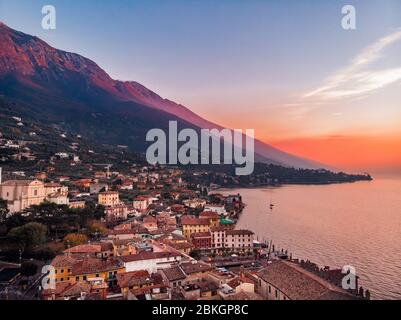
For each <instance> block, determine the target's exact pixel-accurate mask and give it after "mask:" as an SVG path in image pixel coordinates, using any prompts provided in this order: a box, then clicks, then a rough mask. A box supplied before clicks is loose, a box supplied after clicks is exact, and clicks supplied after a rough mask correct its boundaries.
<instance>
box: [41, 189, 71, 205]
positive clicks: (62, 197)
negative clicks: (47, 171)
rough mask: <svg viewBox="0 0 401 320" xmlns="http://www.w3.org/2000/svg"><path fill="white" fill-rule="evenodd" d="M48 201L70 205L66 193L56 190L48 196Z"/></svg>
mask: <svg viewBox="0 0 401 320" xmlns="http://www.w3.org/2000/svg"><path fill="white" fill-rule="evenodd" d="M46 201H48V202H51V203H55V204H57V205H68V204H69V199H68V197H67V195H66V194H62V193H59V192H55V193H52V194H48V195H47V196H46Z"/></svg>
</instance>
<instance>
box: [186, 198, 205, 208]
mask: <svg viewBox="0 0 401 320" xmlns="http://www.w3.org/2000/svg"><path fill="white" fill-rule="evenodd" d="M183 203H184V205H185V206H186V207H188V208H191V209H197V208H203V207H205V205H206V200H203V199H189V200H184V201H183Z"/></svg>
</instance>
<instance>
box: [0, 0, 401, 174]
mask: <svg viewBox="0 0 401 320" xmlns="http://www.w3.org/2000/svg"><path fill="white" fill-rule="evenodd" d="M45 4H52V5H54V6H55V7H56V9H57V29H56V30H55V31H45V30H42V29H41V17H42V15H41V8H42V6H43V5H45ZM345 4H352V5H354V6H355V7H356V13H357V29H356V30H352V31H346V30H343V29H342V27H341V18H342V15H341V8H342V6H343V5H345ZM0 20H1V21H3V22H4V23H6V24H8V25H9V26H10V27H12V28H15V29H17V30H20V31H23V32H26V33H30V34H34V35H37V36H38V37H40V38H42V39H44V40H45V41H47V42H48V43H49V44H51V45H52V46H55V47H57V48H59V49H63V50H67V51H72V52H77V53H80V54H82V55H84V56H86V57H88V58H90V59H92V60H94V61H96V62H97V63H98V64H99V65H100V66H101V67H103V68H104V69H105V70H106V71H107V72H108V73H109V74H110V75H111V76H112V77H113V78H116V79H121V80H135V81H138V82H140V83H142V84H144V85H145V86H147V87H148V88H150V89H152V90H154V91H155V92H157V93H158V94H160V95H161V96H163V97H166V98H169V99H171V100H174V101H176V102H179V103H181V104H183V105H185V106H187V107H188V108H190V109H191V110H193V111H195V112H197V113H198V114H200V115H202V116H204V117H205V118H207V119H209V120H211V121H213V122H216V123H219V124H221V125H225V126H227V127H231V128H242V129H245V128H254V129H255V132H256V136H257V137H258V138H260V139H261V140H263V141H266V142H268V143H270V144H273V145H274V146H277V147H279V148H281V149H283V150H285V151H289V152H292V153H294V154H297V155H301V156H304V157H307V158H310V159H313V160H317V161H320V162H323V163H327V164H330V165H333V166H336V167H338V168H344V169H347V170H356V171H395V170H399V171H401V1H397V0H384V1H383V0H381V1H379V0H364V1H318V0H315V1H312V0H311V1H301V0H300V1H284V0H283V1H267V0H260V1H257V0H254V1H253V0H246V1H245V0H243V1H239V0H219V1H215V0H214V1H209V0H203V1H194V0H167V1H165V0H160V1H156V0H149V1H134V0H132V1H128V0H120V1H94V0H87V1H78V0H69V1H59V0H52V1H36V0H19V1H11V0H0Z"/></svg>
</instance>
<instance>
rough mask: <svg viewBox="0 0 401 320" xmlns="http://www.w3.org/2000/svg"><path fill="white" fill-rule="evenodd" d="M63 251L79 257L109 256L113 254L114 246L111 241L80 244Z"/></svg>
mask: <svg viewBox="0 0 401 320" xmlns="http://www.w3.org/2000/svg"><path fill="white" fill-rule="evenodd" d="M64 253H65V254H68V255H69V256H73V257H79V258H85V257H96V258H109V257H113V256H114V246H113V243H111V242H99V243H91V244H80V245H77V246H74V247H72V248H68V249H66V250H64Z"/></svg>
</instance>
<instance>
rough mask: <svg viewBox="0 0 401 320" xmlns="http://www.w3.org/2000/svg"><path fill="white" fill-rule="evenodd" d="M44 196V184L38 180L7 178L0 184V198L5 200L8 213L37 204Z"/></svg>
mask: <svg viewBox="0 0 401 320" xmlns="http://www.w3.org/2000/svg"><path fill="white" fill-rule="evenodd" d="M45 197H46V189H45V185H44V183H43V182H42V181H39V180H9V181H5V182H4V183H2V184H1V185H0V198H1V199H3V200H6V201H7V207H8V210H9V211H10V213H15V212H20V211H22V210H24V209H26V208H29V207H30V206H33V205H39V204H41V203H42V202H43V201H44V200H45Z"/></svg>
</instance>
